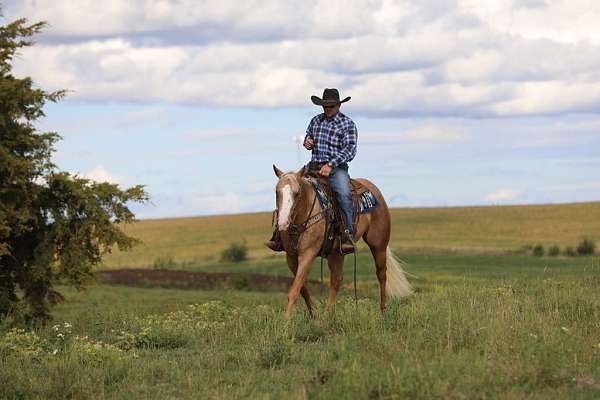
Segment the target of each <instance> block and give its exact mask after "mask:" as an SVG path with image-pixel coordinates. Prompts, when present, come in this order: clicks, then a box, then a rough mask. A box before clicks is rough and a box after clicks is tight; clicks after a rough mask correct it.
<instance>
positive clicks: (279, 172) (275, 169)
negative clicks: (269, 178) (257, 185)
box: [273, 164, 283, 178]
mask: <svg viewBox="0 0 600 400" xmlns="http://www.w3.org/2000/svg"><path fill="white" fill-rule="evenodd" d="M273 171H275V175H277V177H278V178H281V175H283V171H282V170H280V169H279V168H277V167H276V166H275V164H273Z"/></svg>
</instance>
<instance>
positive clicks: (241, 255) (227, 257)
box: [221, 240, 248, 262]
mask: <svg viewBox="0 0 600 400" xmlns="http://www.w3.org/2000/svg"><path fill="white" fill-rule="evenodd" d="M247 256H248V247H247V246H246V241H245V240H244V241H243V242H242V243H236V242H233V243H231V244H230V245H229V247H228V248H226V249H225V250H223V252H222V253H221V260H222V261H233V262H240V261H244V260H246V258H247Z"/></svg>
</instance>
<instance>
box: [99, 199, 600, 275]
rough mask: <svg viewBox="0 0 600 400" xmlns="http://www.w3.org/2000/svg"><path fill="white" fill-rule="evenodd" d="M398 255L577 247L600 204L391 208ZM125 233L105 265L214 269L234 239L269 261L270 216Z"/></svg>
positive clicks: (183, 221)
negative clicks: (122, 248)
mask: <svg viewBox="0 0 600 400" xmlns="http://www.w3.org/2000/svg"><path fill="white" fill-rule="evenodd" d="M391 211H392V242H391V245H392V247H393V248H394V249H397V250H400V251H404V250H451V251H462V252H468V251H469V252H503V251H513V250H517V249H519V248H520V247H522V246H524V245H527V244H535V243H541V244H543V245H546V246H550V245H553V244H558V245H560V246H561V247H566V246H576V245H577V243H578V242H579V241H580V240H581V237H582V236H584V235H588V236H591V237H592V238H593V239H594V240H596V241H600V202H594V203H578V204H555V205H531V206H494V207H452V208H400V209H392V210H391ZM126 231H127V232H128V233H129V234H131V235H133V236H135V237H138V238H140V239H142V240H143V241H144V243H143V244H142V245H140V246H138V247H137V248H136V249H134V250H133V251H131V252H128V253H123V252H119V251H115V252H113V253H112V254H109V255H108V256H107V257H106V259H105V267H107V268H121V267H145V266H149V265H152V263H153V261H154V260H155V259H157V258H158V257H172V258H173V259H175V260H176V261H179V262H189V263H192V264H210V263H214V262H216V261H218V259H219V254H220V253H221V251H222V250H223V249H225V248H226V247H227V246H228V245H229V244H230V243H231V242H233V241H242V240H246V243H247V245H248V249H249V255H250V258H253V259H260V258H263V257H265V256H268V255H270V254H271V253H270V250H268V249H267V248H266V247H264V246H263V244H262V243H263V242H264V241H265V240H267V239H268V238H269V237H270V236H271V232H272V229H271V214H270V213H255V214H243V215H228V216H211V217H195V218H174V219H156V220H143V221H139V222H137V223H134V224H132V225H129V226H127V227H126Z"/></svg>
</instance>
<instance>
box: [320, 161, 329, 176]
mask: <svg viewBox="0 0 600 400" xmlns="http://www.w3.org/2000/svg"><path fill="white" fill-rule="evenodd" d="M330 173H331V166H330V165H329V164H325V165H323V166H322V167H321V170H320V171H319V174H320V175H323V176H329V174H330Z"/></svg>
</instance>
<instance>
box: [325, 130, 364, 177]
mask: <svg viewBox="0 0 600 400" xmlns="http://www.w3.org/2000/svg"><path fill="white" fill-rule="evenodd" d="M357 142H358V130H357V129H356V125H355V124H354V121H350V123H349V124H348V126H347V127H346V129H344V135H343V137H342V150H341V151H340V152H339V153H338V154H336V155H335V157H333V158H332V159H331V160H329V164H331V166H332V167H334V168H335V167H337V166H338V165H340V164H342V163H345V162H348V161H352V159H353V158H354V156H355V155H356V147H357Z"/></svg>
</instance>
